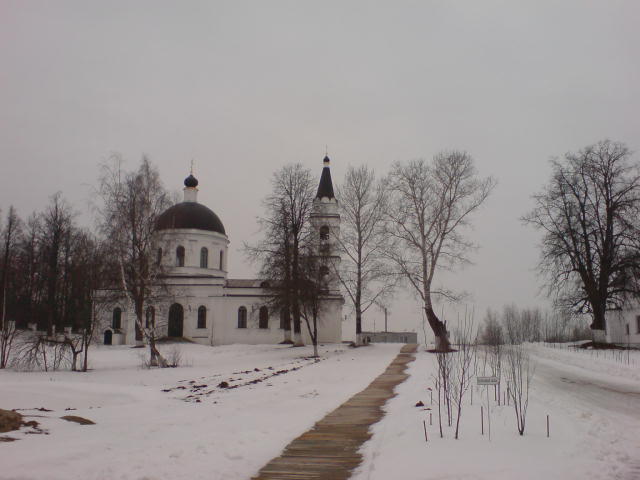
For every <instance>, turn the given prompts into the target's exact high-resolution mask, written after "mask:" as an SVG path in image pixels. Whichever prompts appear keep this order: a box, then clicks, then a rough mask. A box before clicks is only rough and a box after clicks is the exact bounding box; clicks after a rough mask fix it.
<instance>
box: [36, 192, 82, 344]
mask: <svg viewBox="0 0 640 480" xmlns="http://www.w3.org/2000/svg"><path fill="white" fill-rule="evenodd" d="M74 216H75V213H74V212H73V210H72V208H71V206H70V205H69V204H68V203H67V201H66V200H65V199H64V198H63V196H62V193H60V192H57V193H55V194H54V195H52V196H51V203H50V204H49V206H48V207H47V208H46V209H45V210H44V212H42V214H41V222H40V224H41V230H40V240H39V243H40V248H41V249H42V252H43V256H44V259H45V262H44V265H45V267H46V270H45V272H44V277H45V279H46V285H47V287H46V312H47V313H46V325H47V335H49V336H51V335H53V333H54V329H55V327H56V326H58V327H61V326H62V325H61V320H62V314H63V308H62V304H61V303H60V302H59V297H60V296H61V295H62V296H64V291H63V290H62V286H63V276H64V274H65V273H66V271H67V269H66V268H65V267H66V264H65V260H67V259H68V255H69V251H68V248H65V247H66V245H68V242H69V241H70V238H71V236H72V234H73V229H74V228H75V227H74V223H73V218H74Z"/></svg>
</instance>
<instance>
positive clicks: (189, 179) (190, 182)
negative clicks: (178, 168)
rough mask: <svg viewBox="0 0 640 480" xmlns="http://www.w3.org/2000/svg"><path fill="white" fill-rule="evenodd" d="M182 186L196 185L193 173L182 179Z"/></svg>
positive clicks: (193, 186)
mask: <svg viewBox="0 0 640 480" xmlns="http://www.w3.org/2000/svg"><path fill="white" fill-rule="evenodd" d="M184 186H185V187H191V188H195V187H197V186H198V179H197V178H196V177H194V176H193V175H189V176H188V177H187V178H185V179H184Z"/></svg>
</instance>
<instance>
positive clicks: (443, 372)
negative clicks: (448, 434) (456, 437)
mask: <svg viewBox="0 0 640 480" xmlns="http://www.w3.org/2000/svg"><path fill="white" fill-rule="evenodd" d="M446 353H447V352H441V353H438V354H437V355H436V358H437V362H438V372H437V374H436V375H435V378H434V383H435V388H436V393H437V394H438V427H439V429H440V438H442V437H443V433H442V410H443V409H446V413H447V423H448V425H449V426H451V368H452V360H451V356H450V355H447V354H446Z"/></svg>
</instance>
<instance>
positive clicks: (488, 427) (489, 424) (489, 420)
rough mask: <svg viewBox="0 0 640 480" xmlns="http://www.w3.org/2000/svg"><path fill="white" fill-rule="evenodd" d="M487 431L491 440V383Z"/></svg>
mask: <svg viewBox="0 0 640 480" xmlns="http://www.w3.org/2000/svg"><path fill="white" fill-rule="evenodd" d="M486 388H487V432H488V433H489V441H491V404H490V403H489V385H487V387H486Z"/></svg>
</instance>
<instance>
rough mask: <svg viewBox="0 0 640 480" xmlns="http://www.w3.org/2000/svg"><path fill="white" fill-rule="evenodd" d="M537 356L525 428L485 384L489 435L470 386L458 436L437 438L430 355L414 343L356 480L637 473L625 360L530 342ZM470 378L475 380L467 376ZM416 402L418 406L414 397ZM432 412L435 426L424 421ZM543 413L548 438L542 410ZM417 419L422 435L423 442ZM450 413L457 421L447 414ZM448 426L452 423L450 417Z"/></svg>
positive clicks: (632, 388)
mask: <svg viewBox="0 0 640 480" xmlns="http://www.w3.org/2000/svg"><path fill="white" fill-rule="evenodd" d="M527 349H528V351H529V352H530V353H531V360H532V361H533V362H535V363H536V364H537V369H536V373H535V375H534V378H533V382H532V385H531V392H530V402H529V411H528V414H527V418H526V430H525V435H524V436H522V437H521V436H519V434H518V432H517V429H516V417H515V413H514V409H513V406H512V405H509V406H497V405H496V402H495V401H494V395H493V388H492V387H489V388H490V389H491V390H490V402H489V403H490V409H491V440H489V436H488V432H487V429H488V425H487V419H486V416H485V420H484V429H485V432H484V435H482V434H481V422H480V418H481V417H480V406H481V405H483V409H484V412H485V415H486V411H487V398H486V390H485V389H486V388H487V387H478V386H475V387H474V392H473V405H471V398H470V397H471V396H470V393H468V394H467V396H466V398H465V402H464V406H463V411H462V416H461V429H460V439H458V440H455V439H454V427H447V426H445V427H444V438H440V437H439V432H438V427H437V405H436V401H437V400H436V399H437V397H436V394H435V391H434V404H433V405H432V404H431V402H430V399H431V396H430V392H429V390H428V388H434V375H436V372H437V363H436V356H435V355H434V354H431V353H427V352H424V351H420V352H418V353H417V354H416V361H415V362H413V363H412V364H410V367H409V374H410V378H409V379H408V380H407V381H406V382H404V383H403V384H401V385H399V386H398V387H397V389H396V393H397V396H396V397H395V398H393V399H391V400H390V401H389V402H388V403H387V405H386V406H385V409H386V412H387V415H386V416H385V417H384V418H383V419H382V420H381V421H380V422H379V423H378V424H376V425H374V426H373V433H374V435H373V437H372V439H371V440H370V441H369V442H367V443H366V444H365V445H364V446H363V448H362V453H363V455H364V462H363V464H362V465H361V466H360V468H359V469H358V470H357V471H356V472H355V474H354V476H353V477H352V478H353V479H354V480H388V479H390V478H396V479H402V480H414V479H415V480H425V479H438V480H444V479H456V480H459V479H474V480H482V479H486V480H511V479H531V480H534V479H536V480H538V479H541V478H546V479H563V480H565V479H576V480H578V479H580V480H584V479H603V480H604V479H620V480H631V479H640V457H639V455H638V454H639V452H640V435H638V432H640V381H638V380H637V379H635V373H637V372H634V374H631V372H630V370H635V369H633V368H631V367H626V366H623V365H620V364H618V365H617V366H615V365H613V364H606V365H604V364H602V362H601V361H600V360H601V359H600V358H599V357H596V356H595V355H593V356H591V355H585V354H583V353H579V352H571V351H567V350H564V351H559V350H557V349H551V348H547V347H543V346H539V345H535V346H529V347H528V348H527ZM473 383H474V385H475V383H476V381H475V380H474V382H473ZM418 401H422V402H423V403H424V404H425V406H424V407H422V408H421V407H415V406H414V405H415V404H416V403H417V402H418ZM430 414H431V419H432V423H433V424H432V425H430V424H429V417H430ZM547 415H549V416H550V423H551V425H550V426H551V429H550V437H549V438H547V436H546V416H547ZM423 421H425V422H426V426H427V435H428V442H425V433H424V426H423ZM454 421H455V419H454ZM454 425H455V423H454Z"/></svg>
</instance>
